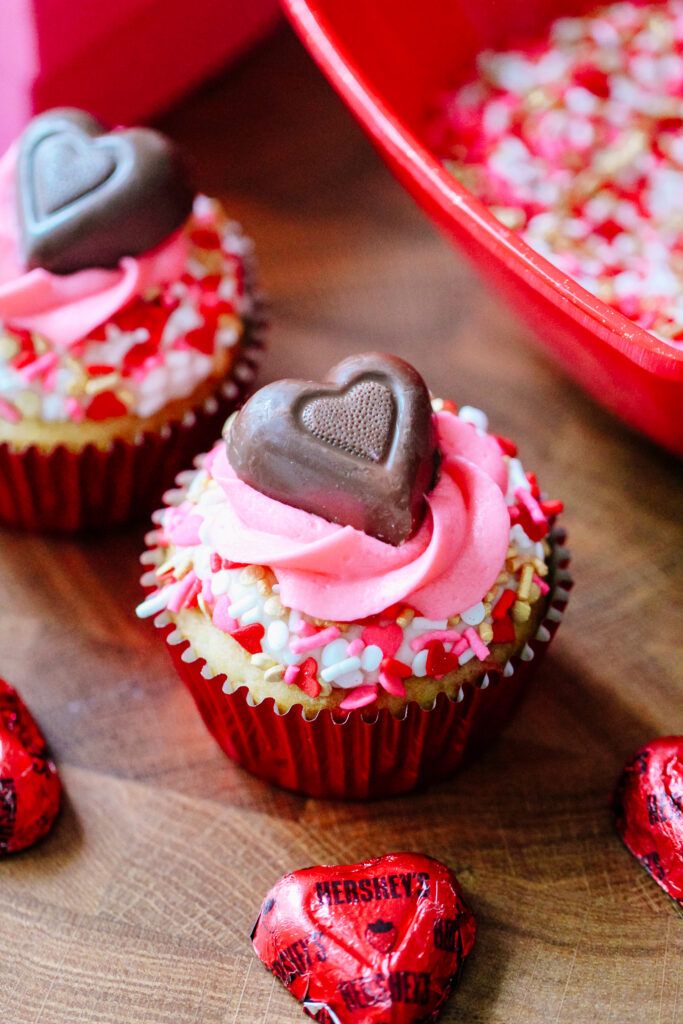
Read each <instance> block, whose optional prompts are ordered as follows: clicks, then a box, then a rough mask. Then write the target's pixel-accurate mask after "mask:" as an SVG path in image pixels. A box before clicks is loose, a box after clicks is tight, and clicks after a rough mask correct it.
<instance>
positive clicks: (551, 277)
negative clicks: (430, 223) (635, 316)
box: [282, 0, 683, 454]
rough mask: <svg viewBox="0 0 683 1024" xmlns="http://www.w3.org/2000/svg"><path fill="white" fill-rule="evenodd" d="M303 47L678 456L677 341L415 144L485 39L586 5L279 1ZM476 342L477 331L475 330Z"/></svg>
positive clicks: (433, 211) (680, 381)
mask: <svg viewBox="0 0 683 1024" xmlns="http://www.w3.org/2000/svg"><path fill="white" fill-rule="evenodd" d="M282 2H283V6H284V7H285V9H286V11H287V13H288V14H289V17H290V18H291V20H292V22H293V23H294V25H295V27H296V28H297V30H298V31H299V34H300V35H301V37H302V39H303V40H304V42H305V44H306V46H307V47H308V49H309V50H310V51H311V53H312V55H313V56H314V57H315V59H316V60H317V61H318V63H319V64H320V66H321V68H322V69H323V71H324V72H325V74H326V75H327V76H328V78H329V79H330V81H331V82H332V84H333V85H334V86H335V87H336V88H337V89H338V91H339V92H340V93H341V95H342V97H343V98H344V99H345V100H346V102H347V103H348V104H349V106H350V107H351V109H352V111H353V112H354V113H355V114H356V116H357V117H358V118H359V120H360V121H361V123H362V124H363V126H364V127H365V128H366V130H367V131H368V133H369V134H370V136H371V137H372V139H373V140H374V142H375V143H376V145H377V146H378V148H379V149H380V151H381V152H382V154H383V155H384V157H385V159H386V160H387V161H388V163H389V165H390V167H391V168H392V169H393V171H394V172H395V174H396V175H397V177H398V178H399V180H400V181H401V182H402V183H403V184H404V185H405V186H406V188H407V189H408V190H409V191H410V192H411V193H412V195H413V196H414V197H415V199H417V201H418V202H419V204H420V205H421V206H422V208H423V209H424V210H425V212H426V213H428V214H429V216H430V217H432V219H433V220H434V221H435V222H436V223H437V224H438V225H439V227H441V228H442V229H443V230H445V231H446V232H447V233H448V235H449V236H450V237H451V238H452V239H453V241H455V242H456V243H457V244H458V245H459V246H460V247H461V248H462V249H463V250H464V252H465V253H466V254H467V255H468V256H469V258H470V259H471V260H472V261H473V262H474V263H475V264H476V265H477V266H478V268H479V269H480V271H481V272H482V273H483V274H485V275H486V276H487V277H488V278H489V279H490V281H491V282H492V284H493V285H494V287H496V288H497V289H500V291H501V293H502V294H503V295H504V296H505V297H506V298H507V299H508V300H509V301H510V302H511V303H512V304H513V305H514V306H515V308H516V309H517V310H518V311H519V313H520V314H522V315H523V316H524V317H525V318H526V320H527V321H528V322H529V323H530V325H531V326H532V328H533V330H534V332H535V334H536V336H537V338H538V340H539V342H540V343H541V345H543V347H544V348H546V349H547V350H548V351H549V352H550V354H551V355H552V356H553V357H554V358H555V359H556V360H557V361H558V362H559V363H560V364H561V365H562V366H563V367H564V369H565V370H566V371H567V372H568V373H569V374H570V375H571V376H572V377H573V378H574V379H575V380H576V381H578V382H579V383H580V384H582V385H583V387H585V388H586V390H587V391H589V392H590V394H591V395H592V396H593V397H594V398H596V399H597V400H598V401H600V402H602V403H603V404H604V405H606V406H607V408H609V409H610V410H611V411H612V412H614V413H616V414H617V415H618V416H620V417H621V418H622V419H624V420H625V421H626V422H627V423H629V424H631V425H632V426H634V427H637V428H638V429H639V430H642V431H643V432H644V433H646V434H648V435H649V436H650V437H651V438H653V439H654V440H656V441H658V442H659V443H660V444H663V445H665V446H666V447H668V448H670V449H671V450H673V451H675V452H678V453H679V454H683V420H682V419H681V416H680V408H681V403H683V351H677V350H675V349H674V348H673V347H672V346H670V345H667V344H665V343H664V342H661V341H659V340H657V339H656V338H654V337H653V336H652V335H650V334H648V333H647V332H646V331H644V330H643V329H642V328H640V327H637V326H636V325H635V324H633V323H632V322H631V321H630V320H628V319H627V318H626V317H624V316H623V315H622V314H621V313H618V312H617V311H616V310H613V309H611V308H610V307H608V306H607V305H605V303H603V302H601V301H600V300H599V299H597V298H595V297H594V296H592V295H590V294H589V293H588V292H587V291H586V290H585V289H583V288H582V287H581V286H580V285H578V284H576V283H574V282H573V281H572V280H570V279H568V278H567V277H566V275H564V274H562V273H561V272H560V271H558V270H556V269H555V268H554V267H553V266H552V265H551V264H550V263H549V262H548V261H547V260H546V259H544V258H543V257H542V256H540V255H538V254H537V253H535V252H534V251H533V250H532V249H531V248H530V247H529V246H528V245H526V243H525V242H523V241H522V240H521V238H520V237H519V236H518V235H517V234H515V233H514V232H512V231H510V230H509V229H508V228H506V227H504V226H503V225H502V224H500V223H499V222H498V221H497V220H496V218H495V217H494V216H493V214H491V213H489V211H488V210H487V209H486V207H485V206H484V205H483V204H482V203H481V202H480V201H479V200H478V199H476V198H475V197H474V196H473V195H472V194H471V193H470V192H468V191H467V189H465V188H464V187H463V186H462V185H461V184H460V183H459V182H458V181H456V179H455V178H454V177H453V176H452V175H451V174H449V173H448V172H447V171H446V170H445V169H444V168H443V167H442V166H441V165H440V163H439V162H438V161H437V160H436V159H435V158H434V157H433V156H432V155H431V154H430V153H429V151H428V150H427V148H426V147H425V145H424V144H423V143H422V142H421V138H420V136H421V130H422V125H423V120H424V116H425V113H426V111H427V110H428V109H429V106H430V104H431V102H432V101H433V99H434V95H435V93H438V92H439V90H442V89H444V88H447V87H452V86H453V85H457V83H458V81H460V80H464V79H465V78H466V77H467V76H468V75H469V73H470V72H471V71H472V68H473V62H474V58H475V56H476V54H477V53H478V52H479V51H480V50H482V49H484V48H486V47H506V46H509V45H514V42H515V40H516V38H521V37H523V36H528V35H529V34H535V33H539V32H542V31H543V28H544V27H545V25H547V23H548V21H550V20H551V18H553V17H555V16H558V15H562V14H572V13H578V12H582V11H585V10H588V9H590V8H592V7H594V6H596V5H595V3H586V2H576V0H575V2H573V3H572V2H567V0H565V2H562V0H555V2H551V0H528V2H527V3H525V4H523V5H520V4H503V3H500V2H497V0H480V2H479V3H472V2H465V0H449V2H448V3H444V2H443V0H422V2H421V3H414V2H412V0H373V2H372V3H367V2H366V0H282ZM483 343H484V344H485V339H483Z"/></svg>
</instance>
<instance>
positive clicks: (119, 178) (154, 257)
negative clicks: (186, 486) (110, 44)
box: [0, 109, 262, 530]
mask: <svg viewBox="0 0 683 1024" xmlns="http://www.w3.org/2000/svg"><path fill="white" fill-rule="evenodd" d="M251 264H252V260H251V245H250V243H249V241H248V240H247V239H246V238H245V237H244V235H243V234H242V232H241V230H240V228H239V227H238V226H237V225H235V224H234V223H233V222H231V221H230V220H229V219H228V217H227V215H226V213H225V212H224V210H223V209H222V207H221V206H220V204H219V203H217V202H215V201H213V200H210V199H207V198H206V197H205V196H202V195H197V194H196V193H195V189H194V186H193V184H192V179H191V175H190V172H189V170H188V167H187V164H186V161H185V159H184V158H183V156H182V154H181V153H179V151H178V150H177V148H176V147H175V146H174V145H173V144H172V143H171V142H170V140H168V139H166V138H165V137H164V136H163V135H161V134H160V133H159V132H156V131H152V130H150V129H143V128H132V129H117V130H115V131H112V132H107V131H106V129H105V128H104V127H103V126H102V125H100V124H99V123H98V122H97V121H95V120H94V119H93V118H92V117H90V116H89V115H88V114H85V113H84V112H82V111H78V110H72V109H60V110H53V111H49V112H47V113H45V114H41V115H40V116H38V117H36V118H35V119H34V120H33V121H32V122H31V123H30V124H29V126H28V127H27V128H26V130H25V132H24V134H23V136H22V137H21V138H20V140H19V141H18V143H17V144H15V145H14V146H12V147H11V148H10V150H9V151H8V152H7V153H6V154H5V156H4V157H3V158H2V160H1V161H0V522H4V523H6V524H10V525H16V526H24V527H30V528H44V529H56V530H76V529H81V528H87V527H95V526H102V525H111V524H113V523H118V522H122V521H124V520H126V519H128V518H130V517H132V516H138V515H140V514H143V513H146V512H147V513H148V512H149V510H150V507H153V506H154V504H155V503H156V502H157V501H158V499H159V496H160V494H161V493H162V492H163V490H164V488H165V487H167V486H169V485H170V484H171V483H172V481H173V479H174V476H175V474H176V473H177V472H178V471H179V469H181V468H182V466H183V465H186V464H187V463H188V461H190V460H191V458H192V456H193V455H194V454H196V452H197V451H199V450H201V449H202V448H205V447H206V446H207V444H209V443H210V441H211V439H212V438H213V437H215V434H216V430H217V429H219V426H220V423H222V422H223V420H224V419H225V416H226V414H228V413H229V412H230V411H231V410H232V409H233V408H234V407H235V405H236V402H237V400H238V398H239V397H240V395H241V394H242V393H243V391H244V389H245V387H246V386H248V385H249V384H250V382H251V381H252V380H253V377H254V371H255V366H256V356H257V354H258V351H259V349H260V347H261V341H260V338H259V333H260V329H261V326H262V323H261V321H262V314H261V312H260V310H259V308H258V302H257V301H256V299H255V295H254V283H253V274H252V265H251Z"/></svg>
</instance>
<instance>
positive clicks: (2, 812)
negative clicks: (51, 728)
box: [0, 679, 62, 857]
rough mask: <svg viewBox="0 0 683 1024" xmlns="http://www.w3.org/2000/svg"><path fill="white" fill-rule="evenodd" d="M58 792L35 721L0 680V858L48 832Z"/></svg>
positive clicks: (13, 690) (13, 691)
mask: <svg viewBox="0 0 683 1024" xmlns="http://www.w3.org/2000/svg"><path fill="white" fill-rule="evenodd" d="M61 790H62V787H61V783H60V781H59V776H58V774H57V769H56V767H55V765H54V763H53V762H52V760H51V759H50V756H49V753H48V751H47V748H46V745H45V740H44V739H43V735H42V733H41V731H40V729H39V728H38V725H37V724H36V721H35V719H34V718H33V716H32V715H31V712H30V711H29V710H28V708H27V707H26V705H25V704H24V702H23V700H22V699H21V697H20V696H19V694H18V693H17V691H16V690H15V689H14V688H13V687H12V686H10V685H9V683H6V682H5V681H4V679H0V857H2V856H3V855H5V854H8V853H17V852H18V851H19V850H24V849H26V847H28V846H33V844H34V843H36V842H38V840H39V839H42V837H43V836H44V835H46V834H47V833H48V832H49V831H50V829H51V828H52V823H53V822H54V820H55V817H56V816H57V812H58V811H59V799H60V795H61Z"/></svg>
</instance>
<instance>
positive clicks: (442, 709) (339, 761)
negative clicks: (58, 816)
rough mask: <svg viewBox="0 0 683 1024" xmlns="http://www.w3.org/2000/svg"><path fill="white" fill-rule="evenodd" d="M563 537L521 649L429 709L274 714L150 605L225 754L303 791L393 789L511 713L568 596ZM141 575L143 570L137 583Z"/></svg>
mask: <svg viewBox="0 0 683 1024" xmlns="http://www.w3.org/2000/svg"><path fill="white" fill-rule="evenodd" d="M153 537H154V535H153V534H152V535H150V537H149V542H150V544H151V545H152V546H153V544H154V539H153ZM564 540H565V534H564V532H563V531H561V530H558V529H555V530H554V531H553V535H552V541H553V551H554V557H553V563H554V566H553V568H554V573H553V585H552V590H551V593H550V594H549V595H548V597H547V598H546V600H547V607H546V612H545V615H544V618H543V620H542V623H541V625H540V626H539V628H538V630H537V632H536V635H535V637H534V638H533V639H531V640H530V641H529V642H528V643H527V644H525V646H524V648H523V649H522V650H521V652H520V654H519V655H518V656H517V657H514V658H513V659H511V660H510V661H508V662H507V664H506V665H505V667H504V669H503V670H502V671H498V672H495V671H494V672H492V671H490V670H489V671H482V673H481V676H480V677H478V678H477V679H475V680H473V681H471V682H467V683H465V684H464V685H463V686H462V687H461V688H460V692H459V693H458V695H457V697H456V698H455V699H451V698H449V697H447V696H446V694H444V693H441V694H439V695H438V696H437V698H436V699H435V701H434V703H433V705H432V706H431V707H430V708H429V709H428V710H423V709H422V708H421V707H420V705H419V704H417V703H416V702H415V701H411V702H409V703H408V704H407V705H406V707H405V709H404V711H403V713H402V714H401V715H400V716H397V715H394V714H393V713H392V712H391V711H389V710H388V709H386V708H382V709H380V710H379V711H377V710H375V711H374V712H373V711H372V709H371V708H370V709H368V708H367V707H366V708H359V709H357V710H355V711H351V712H347V713H346V714H344V715H343V717H341V718H339V717H337V716H335V714H334V713H333V712H332V711H328V710H324V711H321V712H319V713H318V714H317V715H316V716H315V717H314V718H311V719H307V718H305V717H304V714H303V707H302V705H295V706H293V707H292V708H291V709H289V710H288V711H287V712H286V713H285V714H282V713H281V712H280V711H279V710H278V708H277V707H276V705H275V702H274V700H273V699H272V698H270V697H268V698H266V699H265V700H263V701H262V702H261V703H259V704H254V703H253V699H252V697H251V694H250V691H249V688H248V686H247V685H246V684H240V683H234V682H232V681H231V682H228V681H227V680H226V677H225V675H223V674H220V675H214V674H213V673H212V672H211V670H210V669H209V668H208V666H207V664H206V662H205V661H204V659H203V658H201V657H200V656H199V655H198V654H197V653H196V652H195V651H194V650H193V648H192V647H191V645H190V643H189V641H188V640H186V639H185V638H184V637H183V636H182V635H181V634H180V632H179V631H178V630H177V629H176V628H175V625H174V623H173V622H172V621H171V619H170V617H169V615H168V613H167V612H161V613H160V614H159V615H157V616H156V618H155V620H154V624H155V626H156V627H157V628H158V629H159V630H160V631H161V632H162V635H163V637H164V639H165V640H166V643H167V644H168V648H169V651H170V654H171V657H172V660H173V662H174V664H175V667H176V669H177V671H178V674H179V675H180V678H181V679H182V680H183V682H184V683H185V685H186V686H187V688H188V690H189V691H190V693H191V694H192V696H193V698H194V700H195V703H196V705H197V708H198V709H199V712H200V714H201V716H202V718H203V719H204V722H205V724H206V726H207V728H208V729H209V732H210V733H211V734H212V736H213V737H214V739H215V740H216V741H217V742H218V744H219V746H220V747H221V748H222V749H223V751H224V752H225V753H226V754H227V755H228V757H230V758H232V759H233V761H236V762H237V763H238V764H240V765H242V767H244V768H246V769H247V770H248V771H250V772H252V774H254V775H256V776H258V777H259V778H261V779H264V780H265V781H267V782H271V783H274V784H276V785H278V786H282V787H283V788H285V789H290V790H294V791H295V792H297V793H303V794H306V795H308V796H313V797H335V798H336V797H340V798H344V799H365V798H377V797H387V796H394V795H396V794H399V793H406V792H409V791H410V790H413V789H417V788H419V787H422V786H424V785H427V784H428V783H431V782H436V781H439V780H441V779H445V778H447V777H448V776H450V775H452V774H453V773H454V772H455V771H456V770H457V769H458V768H459V767H460V766H461V765H462V764H463V763H464V762H465V761H467V760H469V759H470V758H471V757H472V756H473V755H475V754H476V753H478V752H479V751H480V750H481V749H483V747H484V746H485V745H486V744H487V743H489V742H490V741H491V740H492V739H494V738H495V737H496V735H497V734H498V733H499V732H500V730H501V728H502V727H503V726H504V725H505V723H506V722H507V721H508V719H509V718H510V717H511V715H512V713H513V712H514V710H515V709H516V707H517V705H518V703H519V702H520V699H521V698H522V696H523V694H524V692H525V690H526V688H527V686H528V683H529V681H530V680H531V678H532V676H533V674H534V672H535V671H536V669H537V667H538V665H539V663H540V661H541V660H542V657H543V655H544V653H545V651H546V650H547V648H548V645H549V643H550V641H551V640H552V638H553V636H554V634H555V632H556V630H557V628H558V626H559V623H560V622H561V620H562V616H563V613H564V609H565V607H566V604H567V601H568V599H569V591H570V589H571V587H572V579H571V575H570V573H569V561H570V554H569V551H568V550H567V549H566V548H565V547H564V546H563V544H564ZM149 582H150V580H149V578H146V576H143V584H144V585H147V584H148V583H149ZM224 687H225V689H224ZM226 691H227V692H226Z"/></svg>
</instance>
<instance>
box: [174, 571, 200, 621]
mask: <svg viewBox="0 0 683 1024" xmlns="http://www.w3.org/2000/svg"><path fill="white" fill-rule="evenodd" d="M200 586H201V584H200V582H199V580H198V579H197V576H196V575H195V572H194V570H193V569H190V571H189V572H188V574H187V575H186V576H183V578H182V579H181V580H179V581H178V582H177V583H172V584H171V586H170V587H169V590H170V591H171V596H170V597H169V599H168V604H167V605H166V607H167V608H168V610H169V612H179V611H180V609H181V608H186V607H187V606H188V605H189V604H190V602H191V601H192V599H193V598H194V597H196V596H197V594H198V593H199V589H200Z"/></svg>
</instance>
